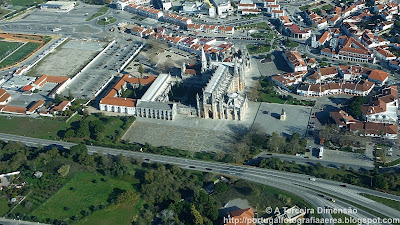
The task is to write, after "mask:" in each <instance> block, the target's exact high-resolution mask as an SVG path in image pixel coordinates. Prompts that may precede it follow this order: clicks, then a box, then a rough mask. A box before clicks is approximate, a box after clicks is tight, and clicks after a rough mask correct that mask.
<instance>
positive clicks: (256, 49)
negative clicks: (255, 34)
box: [246, 44, 271, 55]
mask: <svg viewBox="0 0 400 225" xmlns="http://www.w3.org/2000/svg"><path fill="white" fill-rule="evenodd" d="M246 47H247V50H249V53H250V54H251V55H252V54H259V53H264V52H269V51H270V50H271V46H270V45H265V44H259V45H246Z"/></svg>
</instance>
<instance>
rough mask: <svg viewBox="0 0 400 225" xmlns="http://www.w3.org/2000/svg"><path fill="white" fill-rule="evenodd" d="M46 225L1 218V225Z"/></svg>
mask: <svg viewBox="0 0 400 225" xmlns="http://www.w3.org/2000/svg"><path fill="white" fill-rule="evenodd" d="M33 224H35V225H45V224H44V223H35V222H29V221H21V220H10V219H6V218H0V225H33Z"/></svg>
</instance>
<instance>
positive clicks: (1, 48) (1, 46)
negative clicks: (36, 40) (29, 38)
mask: <svg viewBox="0 0 400 225" xmlns="http://www.w3.org/2000/svg"><path fill="white" fill-rule="evenodd" d="M22 44H23V43H21V42H9V41H0V60H2V59H4V58H5V57H7V56H8V55H9V54H10V53H11V52H13V51H14V50H15V49H17V48H18V47H19V46H21V45H22Z"/></svg>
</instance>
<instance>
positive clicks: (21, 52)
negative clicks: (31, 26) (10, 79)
mask: <svg viewBox="0 0 400 225" xmlns="http://www.w3.org/2000/svg"><path fill="white" fill-rule="evenodd" d="M39 46H40V44H39V43H33V42H29V43H26V44H25V45H24V46H23V47H21V48H20V49H18V50H17V51H16V52H14V53H13V54H12V55H10V56H9V57H7V59H5V60H3V61H2V62H1V63H0V68H1V67H6V66H9V65H12V64H14V63H15V62H18V61H20V60H22V59H24V58H25V57H26V56H28V55H29V54H31V53H32V52H33V51H35V49H37V48H38V47H39Z"/></svg>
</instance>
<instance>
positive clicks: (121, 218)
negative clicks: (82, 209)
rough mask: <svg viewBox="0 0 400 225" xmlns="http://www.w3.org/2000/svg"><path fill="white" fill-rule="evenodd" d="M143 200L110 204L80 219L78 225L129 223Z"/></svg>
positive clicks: (136, 213)
mask: <svg viewBox="0 0 400 225" xmlns="http://www.w3.org/2000/svg"><path fill="white" fill-rule="evenodd" d="M142 205H143V200H142V199H140V200H139V201H138V202H128V203H125V204H119V205H112V206H109V207H107V208H106V209H103V210H99V211H97V212H95V213H93V214H91V215H90V216H88V217H85V218H83V219H81V220H80V221H79V222H78V223H76V224H78V225H91V224H96V225H108V224H131V223H132V221H133V220H134V219H135V218H136V217H137V215H138V213H139V210H140V208H141V207H142Z"/></svg>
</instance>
